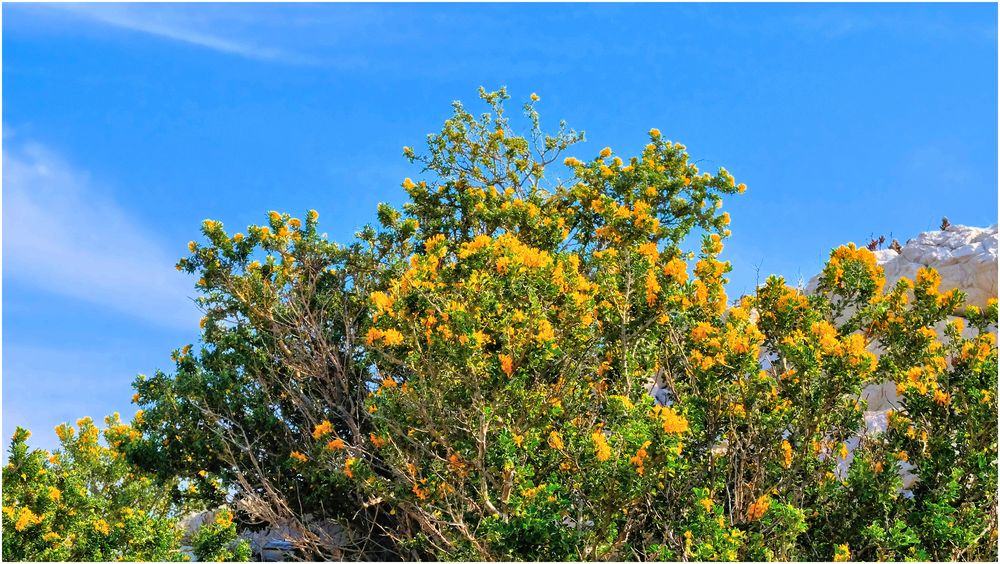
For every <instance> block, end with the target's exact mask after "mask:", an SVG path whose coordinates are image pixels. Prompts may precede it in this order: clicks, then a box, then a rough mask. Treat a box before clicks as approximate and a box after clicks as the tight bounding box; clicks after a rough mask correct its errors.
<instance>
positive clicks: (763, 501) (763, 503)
mask: <svg viewBox="0 0 1000 564" xmlns="http://www.w3.org/2000/svg"><path fill="white" fill-rule="evenodd" d="M770 508H771V498H770V497H769V496H767V495H762V496H760V497H758V498H757V499H756V501H754V502H753V503H751V504H750V506H749V507H747V521H756V520H757V519H760V518H761V517H763V516H764V514H765V513H767V510H768V509H770Z"/></svg>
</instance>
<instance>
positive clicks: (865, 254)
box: [827, 243, 920, 294]
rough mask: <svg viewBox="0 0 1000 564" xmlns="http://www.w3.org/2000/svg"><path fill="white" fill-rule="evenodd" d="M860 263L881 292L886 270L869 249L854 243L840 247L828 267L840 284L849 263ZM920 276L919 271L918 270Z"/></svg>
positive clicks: (832, 254)
mask: <svg viewBox="0 0 1000 564" xmlns="http://www.w3.org/2000/svg"><path fill="white" fill-rule="evenodd" d="M852 262H853V263H857V264H860V265H861V266H862V267H863V268H864V270H865V272H866V273H867V275H868V276H869V277H870V278H871V279H872V280H873V281H874V282H875V293H876V294H881V293H882V288H883V287H884V286H885V271H884V269H883V268H882V267H881V266H879V265H878V262H877V261H876V259H875V254H874V253H872V252H871V251H869V250H868V249H866V248H864V247H862V248H858V247H857V246H855V245H854V243H848V244H847V245H844V246H841V247H838V248H836V249H834V250H833V253H831V256H830V261H829V262H828V263H827V269H828V270H830V271H831V272H832V274H833V279H834V283H836V284H840V282H841V279H842V278H843V275H844V268H845V265H846V264H847V263H852ZM917 276H918V278H919V276H920V275H919V272H918V275H917Z"/></svg>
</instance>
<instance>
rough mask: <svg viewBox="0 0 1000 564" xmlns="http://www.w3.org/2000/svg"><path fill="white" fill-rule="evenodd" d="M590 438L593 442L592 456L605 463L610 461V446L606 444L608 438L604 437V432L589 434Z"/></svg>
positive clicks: (598, 431)
mask: <svg viewBox="0 0 1000 564" xmlns="http://www.w3.org/2000/svg"><path fill="white" fill-rule="evenodd" d="M590 438H591V440H592V441H594V454H595V456H597V460H598V461H600V462H605V461H607V460H608V459H610V458H611V446H610V445H609V444H608V438H607V437H605V436H604V431H602V430H601V429H597V430H596V431H594V432H593V433H591V435H590Z"/></svg>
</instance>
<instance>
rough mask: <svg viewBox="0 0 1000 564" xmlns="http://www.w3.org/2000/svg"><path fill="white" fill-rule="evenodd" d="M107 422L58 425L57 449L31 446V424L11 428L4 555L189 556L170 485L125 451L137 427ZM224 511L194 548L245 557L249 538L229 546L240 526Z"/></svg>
mask: <svg viewBox="0 0 1000 564" xmlns="http://www.w3.org/2000/svg"><path fill="white" fill-rule="evenodd" d="M141 417H142V415H141V413H140V414H139V416H138V419H140V420H141ZM105 423H106V425H107V427H106V428H105V429H104V430H103V431H101V430H100V429H98V428H97V427H96V426H95V425H94V423H93V421H92V420H91V419H90V418H89V417H85V418H83V419H80V420H79V421H77V426H76V427H72V426H70V425H66V424H63V425H60V426H58V427H57V428H56V433H57V435H58V436H59V440H60V449H58V450H57V451H56V452H55V453H52V454H50V453H48V452H46V451H44V450H40V449H31V448H29V447H28V445H27V444H26V441H27V439H28V437H29V436H30V433H29V432H28V431H27V430H25V429H22V428H20V427H18V429H17V430H16V431H15V432H14V436H13V438H12V440H11V445H10V451H9V452H10V462H9V463H8V464H7V466H5V467H4V469H3V537H4V539H3V540H4V542H3V558H4V560H8V561H16V560H35V561H111V560H126V561H156V560H161V561H162V560H169V561H186V560H189V558H188V556H187V555H186V554H184V553H183V552H182V551H181V542H182V538H181V537H182V533H181V531H180V529H178V527H177V522H176V519H175V518H174V514H175V513H176V509H177V508H176V507H175V506H174V505H173V504H171V503H170V496H169V491H168V489H167V488H166V487H165V486H164V485H163V484H161V483H159V482H158V481H157V480H155V479H153V478H152V477H151V476H150V475H149V474H147V473H145V472H143V471H142V470H140V469H138V468H136V467H135V466H133V465H131V464H130V463H128V462H127V460H126V458H125V456H124V454H123V452H122V451H121V450H120V448H121V447H122V445H123V444H125V443H126V442H127V441H129V440H135V439H136V438H137V437H138V431H136V430H135V428H134V426H133V425H126V424H123V423H122V422H121V421H120V419H119V417H118V414H114V415H112V416H110V417H107V418H105ZM101 438H103V441H102V440H101ZM102 443H103V444H102ZM220 515H224V516H225V517H224V518H223V517H220V519H219V520H218V521H217V522H216V523H214V524H212V525H210V526H205V527H202V528H200V529H199V530H198V531H196V534H195V539H194V543H195V554H196V555H197V557H198V559H199V560H202V561H205V560H226V561H234V560H236V561H247V560H248V559H249V547H248V546H247V545H246V542H245V541H243V542H242V543H240V544H238V545H237V546H236V548H235V550H234V551H232V552H231V551H229V550H227V549H226V547H228V546H231V545H232V544H235V543H234V542H233V541H234V540H235V538H236V526H235V525H234V524H233V523H232V514H231V513H229V512H228V511H227V510H222V512H221V513H220Z"/></svg>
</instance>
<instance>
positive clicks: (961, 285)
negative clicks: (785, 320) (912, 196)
mask: <svg viewBox="0 0 1000 564" xmlns="http://www.w3.org/2000/svg"><path fill="white" fill-rule="evenodd" d="M997 239H998V238H997V225H996V224H994V225H992V226H990V227H968V226H965V225H949V226H948V227H946V228H945V229H942V230H940V231H927V232H924V233H921V234H919V235H917V236H916V237H914V238H913V239H910V240H909V241H907V242H906V245H904V246H903V247H902V248H901V249H900V251H899V252H896V251H895V250H893V249H880V250H877V251H874V252H875V259H876V260H877V262H878V264H880V265H881V266H882V267H883V268H884V269H885V278H886V288H890V287H892V285H894V284H895V283H896V282H898V281H899V279H900V278H904V277H905V278H909V279H910V280H914V279H916V276H917V270H919V269H920V268H923V267H931V268H934V269H935V270H937V271H938V273H939V274H940V275H941V286H940V290H941V291H942V292H944V291H948V290H951V289H953V288H958V289H959V290H961V291H962V292H964V293H965V295H966V301H965V303H966V305H975V306H979V307H983V306H985V305H986V302H987V300H989V299H990V298H995V297H996V296H997ZM818 285H819V275H816V276H814V277H813V278H811V279H810V280H809V283H808V284H807V285H806V288H805V291H806V293H812V292H815V291H816V288H817V287H818ZM959 313H962V312H959ZM936 329H937V330H938V333H939V334H943V330H944V323H942V324H940V326H939V327H936ZM965 331H966V336H967V337H970V336H972V335H973V330H972V328H970V327H966V329H965ZM876 352H877V351H876ZM861 397H862V398H863V399H864V400H866V401H867V403H868V411H866V412H865V415H864V417H865V424H866V425H865V427H866V430H865V432H866V433H879V432H881V431H884V430H885V428H886V424H887V419H886V412H887V410H889V409H893V408H895V407H896V406H897V403H898V397H897V395H896V385H895V384H894V383H893V382H885V383H883V384H881V385H871V386H868V387H867V388H865V390H864V391H863V392H862V393H861ZM858 441H859V439H858V438H856V437H855V438H852V439H850V440H849V441H847V447H848V452H849V453H850V454H849V455H848V457H847V458H846V459H845V460H841V461H839V462H838V468H837V470H838V473H839V474H841V475H846V473H847V468H848V467H849V466H850V464H851V460H853V458H854V452H853V451H854V449H855V448H856V447H857V445H858ZM913 468H914V467H913V466H912V465H910V464H908V463H901V464H900V474H901V476H902V478H903V488H904V489H903V493H904V494H909V491H908V489H907V488H909V487H910V486H911V485H912V484H913V482H914V481H915V480H916V476H915V475H914V474H913V473H912V472H911V470H913Z"/></svg>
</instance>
